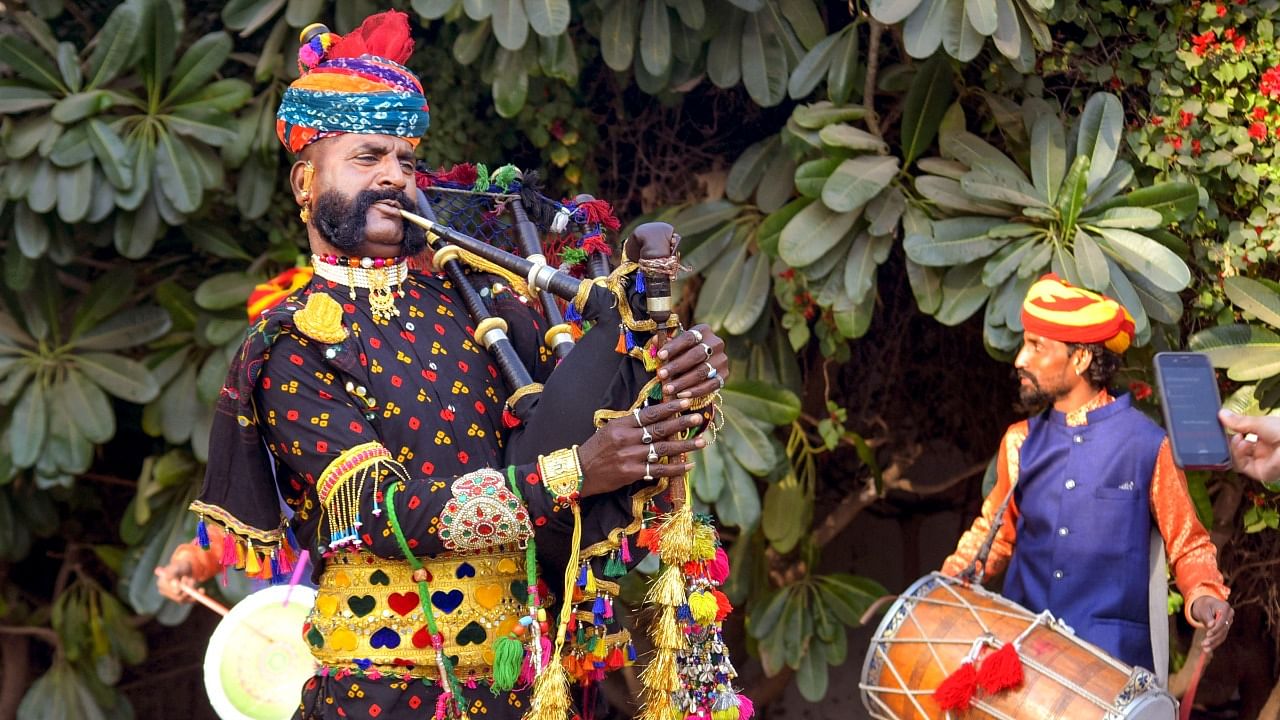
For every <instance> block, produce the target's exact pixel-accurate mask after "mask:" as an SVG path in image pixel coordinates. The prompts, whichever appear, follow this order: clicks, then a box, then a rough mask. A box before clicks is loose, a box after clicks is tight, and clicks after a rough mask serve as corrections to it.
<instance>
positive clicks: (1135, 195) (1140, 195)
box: [1104, 182, 1200, 224]
mask: <svg viewBox="0 0 1280 720" xmlns="http://www.w3.org/2000/svg"><path fill="white" fill-rule="evenodd" d="M1117 201H1118V202H1117V204H1123V205H1129V206H1132V207H1144V208H1149V209H1151V210H1155V211H1156V212H1158V213H1160V216H1161V217H1162V218H1164V223H1165V224H1169V223H1175V222H1179V221H1181V220H1185V219H1186V218H1188V217H1191V215H1192V214H1193V213H1194V212H1195V211H1196V208H1197V207H1198V206H1199V203H1200V195H1199V192H1198V191H1197V190H1196V186H1195V185H1194V184H1192V183H1181V182H1166V183H1157V184H1155V185H1152V186H1150V187H1145V188H1140V189H1138V190H1134V191H1133V192H1131V193H1129V194H1127V195H1124V196H1123V197H1122V198H1117ZM1108 205H1110V203H1108ZM1104 207H1105V206H1104Z"/></svg>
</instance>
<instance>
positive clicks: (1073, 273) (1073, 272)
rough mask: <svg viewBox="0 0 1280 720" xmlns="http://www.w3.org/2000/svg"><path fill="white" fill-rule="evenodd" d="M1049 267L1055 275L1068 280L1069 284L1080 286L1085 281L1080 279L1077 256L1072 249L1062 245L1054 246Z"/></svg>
mask: <svg viewBox="0 0 1280 720" xmlns="http://www.w3.org/2000/svg"><path fill="white" fill-rule="evenodd" d="M1049 269H1050V270H1051V271H1052V272H1053V274H1054V275H1057V276H1058V277H1060V278H1062V279H1063V280H1066V281H1067V282H1068V283H1069V284H1071V285H1075V286H1076V287H1080V286H1082V285H1084V282H1083V281H1081V280H1080V271H1079V270H1077V269H1076V258H1075V256H1074V255H1072V254H1071V251H1070V250H1068V249H1067V248H1065V247H1063V246H1061V245H1054V246H1053V260H1052V263H1051V264H1050V265H1049Z"/></svg>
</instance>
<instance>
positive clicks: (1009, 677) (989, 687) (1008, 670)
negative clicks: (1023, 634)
mask: <svg viewBox="0 0 1280 720" xmlns="http://www.w3.org/2000/svg"><path fill="white" fill-rule="evenodd" d="M1021 684H1022V658H1020V657H1018V649H1017V648H1016V647H1014V646H1013V643H1005V645H1004V647H1002V648H1000V649H999V650H997V651H995V652H993V653H991V654H990V655H988V656H986V657H985V658H983V659H982V667H980V668H978V687H980V688H982V691H983V692H985V693H987V694H995V693H998V692H1000V691H1001V690H1005V689H1008V688H1011V687H1016V686H1018V685H1021Z"/></svg>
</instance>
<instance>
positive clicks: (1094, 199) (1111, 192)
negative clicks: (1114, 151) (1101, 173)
mask: <svg viewBox="0 0 1280 720" xmlns="http://www.w3.org/2000/svg"><path fill="white" fill-rule="evenodd" d="M1131 182H1133V166H1132V165H1130V164H1129V163H1128V162H1127V161H1125V160H1116V164H1115V165H1113V166H1112V167H1111V174H1110V175H1107V177H1106V179H1105V180H1103V181H1102V182H1101V183H1099V184H1098V187H1096V188H1094V189H1093V192H1090V193H1089V204H1088V205H1086V206H1085V208H1084V212H1086V213H1090V214H1092V213H1093V211H1094V208H1096V207H1099V206H1101V205H1102V204H1103V203H1107V204H1108V205H1110V203H1109V202H1108V201H1110V200H1111V199H1112V198H1114V197H1115V196H1116V193H1119V192H1120V191H1121V190H1124V189H1125V188H1127V187H1129V183H1131Z"/></svg>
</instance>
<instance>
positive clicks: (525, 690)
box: [162, 11, 745, 720]
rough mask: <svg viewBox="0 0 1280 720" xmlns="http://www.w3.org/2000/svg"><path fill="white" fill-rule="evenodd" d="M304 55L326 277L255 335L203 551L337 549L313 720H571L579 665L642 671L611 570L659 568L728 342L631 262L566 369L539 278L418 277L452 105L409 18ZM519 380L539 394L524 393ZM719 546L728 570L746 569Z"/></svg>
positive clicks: (328, 577)
mask: <svg viewBox="0 0 1280 720" xmlns="http://www.w3.org/2000/svg"><path fill="white" fill-rule="evenodd" d="M304 40H305V42H304V44H303V46H302V49H301V51H300V53H299V58H300V60H299V64H300V68H301V70H302V75H301V77H300V78H299V79H298V80H297V81H295V82H294V83H293V85H292V86H291V87H290V88H289V89H288V90H287V91H286V92H285V94H284V96H283V98H282V101H281V107H280V110H279V113H278V116H277V117H278V123H277V131H278V134H279V137H280V139H281V141H282V142H283V143H284V144H285V146H286V147H287V148H288V149H289V150H290V151H291V152H293V153H295V154H296V155H297V162H296V163H295V164H294V166H293V169H292V172H291V175H290V180H291V187H292V191H293V194H294V197H295V199H296V201H297V202H298V204H299V206H300V207H301V208H302V211H301V215H302V219H303V221H304V222H305V223H306V228H307V237H308V240H309V243H310V246H311V251H312V253H313V267H314V273H315V275H314V278H312V279H310V280H309V281H307V282H306V284H305V286H304V287H303V288H302V289H301V290H299V291H297V292H296V293H294V294H292V295H291V296H289V297H288V298H287V299H284V300H283V301H282V302H279V304H276V305H275V306H274V307H271V308H270V309H267V310H266V311H265V312H264V313H263V314H262V316H261V317H260V318H259V319H258V320H257V321H256V322H254V323H253V324H252V326H251V328H250V331H249V335H248V338H247V340H246V341H245V343H244V345H243V347H242V349H241V351H240V353H239V355H238V357H237V359H236V360H234V361H233V363H232V367H231V370H230V373H229V374H228V379H227V383H226V387H224V388H223V391H222V396H221V398H220V400H219V403H218V407H217V415H216V417H215V421H214V425H213V430H212V435H211V442H210V451H209V466H208V472H207V475H206V478H205V484H204V488H203V490H202V492H201V494H200V496H199V498H198V500H197V501H196V502H195V503H193V504H192V510H193V511H194V512H196V513H197V514H198V515H199V516H200V518H201V520H200V525H199V537H200V541H201V544H202V545H204V546H206V547H212V548H213V550H214V551H215V552H220V553H221V556H220V559H221V562H222V565H224V566H234V567H237V568H241V569H243V570H244V571H245V572H247V573H248V574H250V575H251V576H254V577H260V578H266V579H274V580H276V581H279V580H280V579H281V578H287V577H288V575H289V573H290V570H291V568H292V566H293V564H294V563H295V562H297V554H298V552H299V551H300V550H302V549H306V550H307V551H308V552H309V554H310V556H311V557H312V558H315V559H317V560H316V563H315V572H314V573H313V578H314V580H315V581H316V584H317V586H318V590H317V597H316V602H315V608H314V610H313V611H312V613H311V616H310V620H309V622H308V623H307V626H306V627H305V628H303V632H304V635H305V638H306V640H307V642H308V643H309V645H310V646H311V648H312V652H313V654H314V655H315V657H316V658H317V660H318V661H319V662H320V664H321V666H322V668H321V670H320V672H319V673H318V674H317V675H316V676H315V677H313V678H312V679H311V680H309V681H308V682H307V683H306V685H305V687H304V688H303V691H302V701H301V705H300V708H299V711H298V713H297V717H301V718H340V717H341V718H410V717H412V718H419V717H427V716H432V715H434V716H435V717H436V718H438V719H439V720H443V719H444V718H463V717H486V718H489V719H490V720H500V719H501V718H516V717H520V716H524V715H528V716H530V717H535V718H538V719H539V720H560V719H561V718H567V716H568V714H569V712H571V708H570V705H569V699H568V697H567V688H566V685H567V683H568V681H569V676H570V675H572V679H574V680H576V681H585V680H591V679H595V678H597V677H598V676H599V675H600V674H602V673H603V671H604V670H609V669H616V668H617V667H619V666H621V665H624V664H629V663H630V662H631V661H632V660H633V659H634V650H633V648H632V647H631V643H630V636H629V634H628V632H627V630H625V629H622V628H620V627H618V626H617V625H616V624H614V621H613V615H612V602H613V596H614V595H616V593H617V585H616V583H615V582H611V581H610V580H608V578H615V579H616V578H617V577H618V576H619V575H621V574H622V573H624V572H625V571H626V566H627V565H628V564H631V563H634V562H635V561H637V560H638V559H639V557H638V554H637V556H636V557H634V558H633V557H632V555H631V552H632V550H631V546H632V545H634V544H635V543H636V542H637V539H638V538H636V537H633V538H632V539H631V540H630V544H629V540H628V535H629V534H632V535H634V534H635V533H637V531H640V532H639V534H640V535H642V536H643V535H644V534H645V531H644V530H643V529H644V528H646V519H647V521H648V522H650V523H652V522H653V519H654V513H655V508H654V505H653V502H652V500H651V498H653V496H654V495H656V494H657V491H658V490H660V489H661V488H663V487H665V486H666V485H667V483H668V482H669V481H672V480H673V479H675V478H681V477H684V476H685V475H686V474H687V472H688V470H689V469H690V468H691V467H692V465H691V464H690V463H689V462H687V461H686V457H685V456H686V454H687V453H690V452H692V451H694V450H696V449H697V448H700V447H703V446H705V444H706V442H707V438H706V437H703V436H699V435H698V434H697V432H698V431H699V430H700V429H701V428H703V427H705V426H706V425H707V424H708V422H709V421H710V420H712V419H713V418H714V415H715V410H714V404H712V403H711V398H712V397H713V396H714V394H715V392H716V391H717V390H718V389H719V388H720V387H722V386H723V384H724V378H725V375H726V374H727V372H728V360H727V358H726V356H725V354H724V352H723V343H722V342H721V341H720V340H719V339H718V338H717V337H715V335H714V334H712V333H711V331H710V330H709V329H708V328H706V327H705V326H701V327H698V328H694V329H692V330H690V331H687V332H683V333H679V334H676V331H678V329H679V324H678V320H676V319H675V318H674V317H673V318H672V319H671V321H670V322H669V323H667V324H665V325H663V326H662V327H659V326H658V325H657V323H656V322H654V321H653V320H652V319H647V318H645V317H644V315H643V310H642V308H643V307H644V304H643V302H642V301H641V300H639V299H638V298H639V295H638V289H637V287H636V285H637V282H636V279H637V276H636V266H637V263H635V262H626V263H623V265H622V266H620V267H619V268H618V269H617V270H616V271H614V273H613V274H612V275H611V276H610V277H609V278H608V279H607V280H605V279H600V280H598V281H595V282H592V281H583V284H582V286H581V289H580V291H579V292H578V293H576V296H575V297H574V299H573V300H572V304H573V306H574V309H575V310H576V311H577V312H578V313H579V314H580V315H581V316H582V317H583V318H584V319H585V320H588V321H591V322H592V323H593V324H594V325H593V328H592V329H591V330H590V331H588V332H587V333H586V334H585V335H584V336H583V337H582V339H581V342H579V343H578V345H577V346H576V348H575V349H574V350H573V351H572V352H570V353H569V354H568V356H567V357H566V358H565V359H564V360H563V362H561V363H560V364H559V365H558V366H553V363H552V362H551V360H550V353H548V352H546V351H545V349H543V348H542V345H543V341H544V336H547V338H546V339H547V341H548V342H549V341H550V337H549V336H550V335H551V333H550V332H549V330H554V328H548V327H547V324H546V322H545V321H544V319H543V318H542V317H541V316H539V314H538V313H537V312H536V311H535V310H533V309H532V308H531V307H530V305H529V303H527V302H526V300H525V298H523V297H522V296H521V293H519V292H517V290H519V289H520V288H521V287H522V284H521V278H519V277H513V276H511V275H504V276H495V275H493V274H468V275H466V276H465V277H463V276H462V275H461V274H453V273H452V271H451V273H450V275H448V276H446V275H443V274H435V273H428V272H419V271H416V270H411V269H410V268H409V265H408V263H407V262H406V260H407V258H410V257H412V256H416V255H418V254H419V253H420V252H421V251H422V250H423V249H424V247H425V246H426V242H427V238H426V236H425V234H424V232H423V230H422V229H420V228H419V227H418V226H416V225H414V224H411V223H409V222H406V220H405V219H404V218H403V217H402V215H401V213H400V211H401V210H413V211H415V212H416V211H417V210H418V208H419V206H418V203H417V202H416V201H415V199H414V194H413V193H415V191H416V188H415V186H414V180H415V178H414V158H413V152H414V148H415V146H416V144H417V143H418V140H419V137H420V136H421V135H422V133H423V132H424V131H425V130H426V128H427V121H428V113H427V104H426V101H425V99H424V97H423V91H422V86H421V84H420V83H419V81H418V79H417V78H416V77H415V76H414V75H413V74H412V73H411V72H410V71H409V70H408V69H406V68H405V67H404V66H403V63H404V62H405V61H406V60H407V59H408V57H409V53H410V51H411V50H412V47H413V42H412V40H411V39H410V37H409V28H408V23H407V19H406V16H405V15H404V14H402V13H398V12H394V11H392V12H387V13H383V14H380V15H376V16H373V17H370V18H368V19H367V20H366V21H365V23H364V25H362V27H361V28H359V29H358V30H357V31H355V32H353V33H351V34H349V35H347V36H345V37H337V36H335V35H333V34H330V33H328V32H319V33H315V34H313V36H311V37H306V36H305V35H304ZM624 249H625V250H626V254H627V256H628V257H632V258H647V257H660V256H673V253H674V239H673V236H672V233H671V228H670V227H669V226H666V225H662V224H651V225H648V226H642V227H641V229H638V230H637V231H636V233H635V234H634V235H633V236H632V238H631V239H630V240H629V241H628V247H627V248H624ZM436 251H437V252H436V255H437V257H436V261H437V262H438V263H443V264H446V265H448V264H449V262H450V261H444V260H442V259H441V257H440V256H441V254H442V253H441V251H440V248H436ZM450 257H451V258H454V260H453V261H452V262H454V263H455V264H456V258H457V257H458V254H457V253H456V252H455V253H453V254H451V255H450ZM670 265H671V263H668V266H670ZM450 266H451V267H452V265H450ZM533 279H534V274H531V275H530V277H529V284H530V285H532V284H533ZM473 305H474V306H477V308H478V309H479V310H482V311H484V312H487V313H488V317H487V318H486V319H483V320H477V319H475V318H473V317H471V316H470V315H469V314H468V312H467V310H468V308H469V307H472V306H473ZM618 333H623V334H625V335H626V339H627V342H626V343H621V342H618V339H619V334H618ZM505 347H509V348H513V349H514V351H515V352H514V353H512V354H510V355H504V356H502V357H500V355H502V353H499V352H497V350H498V349H499V348H505ZM512 365H517V366H519V367H517V368H512V367H510V366H512ZM500 370H501V371H503V372H500ZM655 370H656V371H657V372H656V374H655V372H654V371H655ZM507 371H511V372H513V373H514V374H516V375H519V374H522V373H523V374H525V375H526V376H528V377H530V378H532V380H534V381H535V382H534V383H532V384H528V385H526V386H524V387H521V388H513V389H512V391H508V389H507V388H505V387H504V386H503V382H502V379H501V376H502V375H503V374H505V373H506V372H507ZM593 411H599V412H594V413H593ZM593 415H594V417H593ZM521 420H523V423H522V424H521V423H520V421H521ZM597 428H598V429H597ZM281 499H283V502H284V503H285V504H286V505H287V506H288V508H289V510H291V513H283V512H282V508H281V506H280V500H281ZM646 500H649V502H646ZM686 512H688V511H687V510H686ZM286 515H288V517H287V518H286ZM654 531H655V530H654V528H653V527H649V529H648V532H649V533H651V534H652V533H653V532H654ZM689 535H690V537H693V528H692V527H690V528H689ZM698 537H699V540H698V541H697V542H695V543H693V545H695V546H696V547H695V548H694V550H696V551H697V552H701V553H702V555H701V557H702V558H703V560H702V561H700V563H701V564H700V565H699V567H705V568H711V567H712V566H713V565H716V563H717V562H718V560H719V559H720V558H722V557H723V551H722V550H718V549H717V548H716V547H713V546H708V544H707V543H708V540H707V538H708V537H709V536H708V535H707V534H706V533H703V534H702V535H699V536H698ZM664 547H665V546H664ZM653 548H654V549H655V550H656V549H657V547H656V544H654V545H653ZM638 552H639V549H637V553H638ZM713 558H714V559H713ZM665 560H666V556H665V555H664V561H665ZM726 567H727V566H726ZM713 570H714V568H712V570H708V572H711V574H714V572H713ZM725 572H727V570H725ZM722 579H723V578H722V577H721V578H720V580H722ZM178 581H180V579H175V578H172V577H170V578H168V582H170V583H173V582H178ZM164 582H165V578H163V577H162V583H164ZM679 589H680V591H681V593H680V596H681V597H684V595H683V592H684V587H683V586H681V587H680V588H679ZM691 592H692V591H691ZM708 597H710V595H709V594H708ZM695 604H697V603H695V602H694V601H693V600H692V595H691V596H690V600H689V605H690V606H693V605H695ZM714 606H715V602H714V601H713V602H712V615H713V616H714V615H716V613H715V607H714ZM556 607H559V608H561V610H560V611H558V614H559V622H555V618H556V614H557V611H556V610H555V608H556ZM699 607H700V606H699ZM699 611H700V610H699V608H695V613H694V614H695V615H697V614H698V612H699ZM716 638H717V639H718V630H717V635H716ZM568 645H573V646H574V647H572V648H570V647H567V646H568ZM562 646H564V647H562ZM722 655H723V652H722V649H721V652H720V654H719V655H717V656H716V657H720V656H722ZM722 662H723V663H724V664H725V665H726V666H727V658H724V659H723V660H722ZM565 668H568V670H567V671H566V670H565ZM667 670H670V672H674V670H671V669H664V673H665V672H666V671H667ZM704 670H705V668H704ZM664 676H665V675H664ZM716 677H718V680H714V679H713V680H712V682H713V687H716V685H715V683H719V685H718V687H719V688H720V689H721V690H723V691H724V692H723V693H722V696H716V697H713V696H711V695H708V694H706V693H703V694H700V695H699V696H698V698H697V699H696V701H690V702H691V703H693V704H692V705H690V713H695V712H701V711H700V710H699V709H698V708H699V707H700V706H698V705H697V703H709V702H712V701H714V702H715V703H716V706H715V708H714V709H715V711H716V712H717V717H718V718H728V720H734V719H735V718H737V717H738V712H737V708H738V705H739V698H738V696H737V695H736V693H733V692H731V689H732V688H731V685H730V684H729V683H731V681H732V672H731V668H730V669H729V670H728V671H727V672H720V673H719V674H718V675H717V676H716ZM665 690H669V691H672V692H674V691H675V690H676V688H675V687H669V686H668V687H666V688H665ZM655 697H657V696H655ZM667 702H668V700H664V701H663V703H667ZM673 702H678V701H673ZM663 707H665V705H663ZM727 709H732V713H731V715H725V714H724V712H725V711H726V710H727ZM711 712H712V707H711V705H707V706H706V709H705V713H706V715H707V716H708V717H709V716H710V715H711ZM744 712H745V710H744ZM669 716H670V713H667V715H665V716H664V720H665V718H666V717H669Z"/></svg>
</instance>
